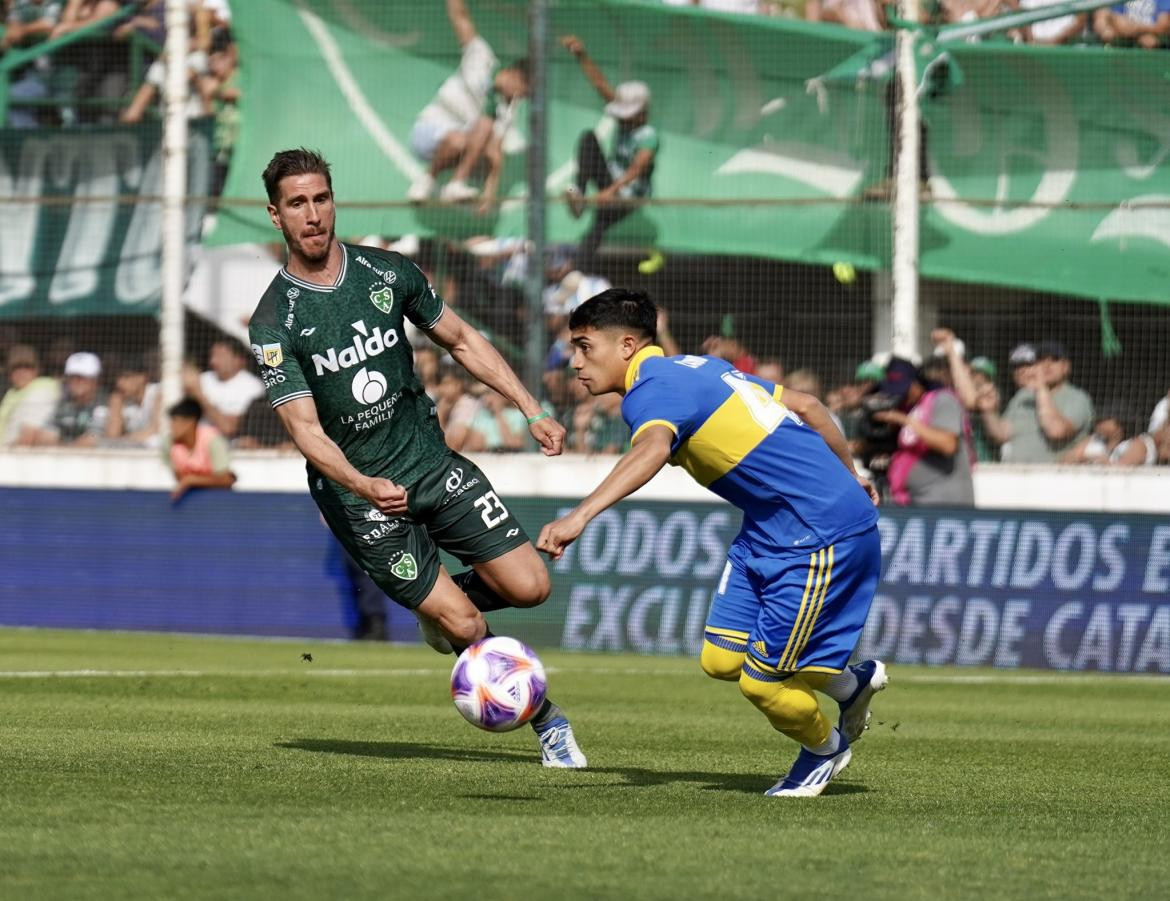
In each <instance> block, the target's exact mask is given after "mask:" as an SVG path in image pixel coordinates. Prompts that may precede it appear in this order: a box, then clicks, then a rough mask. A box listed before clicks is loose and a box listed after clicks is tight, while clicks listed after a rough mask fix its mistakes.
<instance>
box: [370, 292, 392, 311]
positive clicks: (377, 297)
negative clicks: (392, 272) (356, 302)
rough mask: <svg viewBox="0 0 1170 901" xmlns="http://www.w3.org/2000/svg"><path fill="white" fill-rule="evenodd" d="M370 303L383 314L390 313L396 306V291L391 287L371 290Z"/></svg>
mask: <svg viewBox="0 0 1170 901" xmlns="http://www.w3.org/2000/svg"><path fill="white" fill-rule="evenodd" d="M370 303H372V304H373V305H374V306H376V307H377V308H378V309H379V310H381V311H382V312H383V313H389V312H390V310H391V308H392V307H393V306H394V291H393V290H392V289H391V288H390V286H389V285H387V286H386V287H384V288H371V289H370Z"/></svg>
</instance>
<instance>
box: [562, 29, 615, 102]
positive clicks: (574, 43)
mask: <svg viewBox="0 0 1170 901" xmlns="http://www.w3.org/2000/svg"><path fill="white" fill-rule="evenodd" d="M561 46H562V47H564V48H565V49H566V50H568V51H569V52H570V53H571V54H573V56H575V57H576V58H577V64H578V65H580V67H581V72H582V73H583V74H584V75H585V78H586V79H588V81H589V83H590V84H591V85H593V90H595V91H597V93H598V94H600V95H601V99H602V100H604V101H605V102H606V103H609V102H610V101H611V100H613V97H614V94H613V87H612V86H611V85H610V83H609V81H607V80H606V77H605V75H604V74H602V71H601V69H599V68H598V67H597V63H595V62H593V60H592V59H590V58H589V54H588V53H586V52H585V44H584V43H582V41H581V39H580V38H579V37H577V36H576V35H575V34H566V35H565V36H564V37H562V38H561Z"/></svg>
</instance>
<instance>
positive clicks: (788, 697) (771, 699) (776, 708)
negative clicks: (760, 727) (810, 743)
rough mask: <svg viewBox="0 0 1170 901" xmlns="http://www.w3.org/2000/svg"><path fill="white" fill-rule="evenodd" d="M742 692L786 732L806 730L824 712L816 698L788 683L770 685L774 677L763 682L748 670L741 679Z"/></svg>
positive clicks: (772, 722) (786, 681)
mask: <svg viewBox="0 0 1170 901" xmlns="http://www.w3.org/2000/svg"><path fill="white" fill-rule="evenodd" d="M739 690H740V691H741V692H743V695H744V697H745V698H747V699H748V700H749V701H751V702H752V703H753V704H754V705H755V706H756V707H758V708H759V709H760V710H761V711H763V713H764V714H765V716H767V717H768V721H769V722H770V723H771V724H772V726H773V727H774V728H776V729H779V730H780V731H782V732H798V731H801V730H803V729H806V728H807V727H808V725H809V724H810V723H812V722H813V721H815V720H816V717H817V714H818V713H819V712H820V706H819V705H818V704H817V697H816V695H815V694H813V693H812V692H811V691H808V690H805V689H803V688H802V687H797V686H796V685H794V684H791V680H788V679H786V680H783V681H779V682H774V681H770V677H765V678H762V679H761V678H757V677H756V676H753V675H752V674H751V673H750V671H749V670H747V669H745V670H744V672H743V674H742V675H741V676H740V677H739Z"/></svg>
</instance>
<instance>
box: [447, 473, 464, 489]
mask: <svg viewBox="0 0 1170 901" xmlns="http://www.w3.org/2000/svg"><path fill="white" fill-rule="evenodd" d="M462 483H463V470H462V469H452V470H451V474H450V475H449V476H447V483H446V488H447V490H448V491H454V490H455V489H456V488H458V487H459V486H460V485H461V484H462Z"/></svg>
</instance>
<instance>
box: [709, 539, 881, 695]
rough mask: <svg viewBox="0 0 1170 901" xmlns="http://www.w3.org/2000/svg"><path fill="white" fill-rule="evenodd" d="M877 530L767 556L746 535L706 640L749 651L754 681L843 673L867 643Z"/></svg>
mask: <svg viewBox="0 0 1170 901" xmlns="http://www.w3.org/2000/svg"><path fill="white" fill-rule="evenodd" d="M881 566H882V555H881V542H880V540H879V539H878V531H877V529H876V528H873V529H870V530H869V531H867V532H863V533H861V534H860V535H854V536H852V537H850V538H845V539H842V540H841V541H837V542H836V543H834V544H831V545H829V546H828V547H824V548H816V549H811V548H810V549H809V550H808V551H803V550H802V551H801V552H800V553H791V552H786V553H784V554H777V553H770V554H767V555H759V554H757V553H755V552H753V550H752V547H751V545H750V544H749V543H748V541H747V540H746V539H745V538H744V537H743V535H742V533H741V534H740V536H739V537H737V538H736V539H735V541H734V542H732V545H731V550H730V551H729V552H728V555H727V566H726V568H725V569H724V570H723V577H722V578H721V579H720V580H719V587H718V589H717V590H716V592H715V598H714V600H713V601H712V604H711V612H710V613H709V614H708V615H707V628H706V635H705V637H706V640H707V641H710V642H712V643H713V644H716V645H718V646H719V647H723V648H727V649H728V650H736V651H746V652H747V658H746V660H745V661H744V667H745V669H746V670H747V671H748V674H749V675H751V676H752V677H754V678H758V679H764V680H765V681H767V680H770V679H774V680H777V681H778V680H779V678H780V676H779V675H778V674H780V673H792V672H796V671H797V670H810V671H812V672H828V673H838V672H840V671H841V670H843V669H844V668H845V667H846V666H847V665H848V663H849V658H850V656H851V655H852V654H853V651H854V649H855V648H856V647H857V642H858V640H859V639H860V638H861V630H862V629H863V628H864V627H865V619H866V617H867V616H868V615H869V608H870V605H871V604H872V603H873V593H874V590H875V589H876V588H877V582H878V576H879V575H880V574H881Z"/></svg>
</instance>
